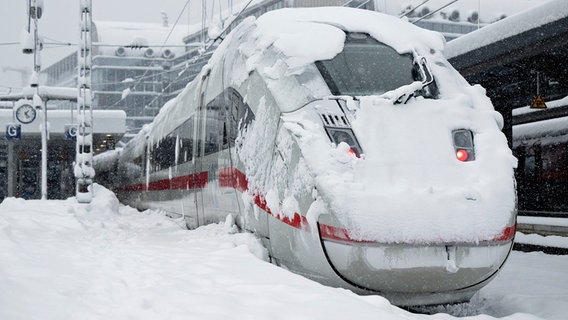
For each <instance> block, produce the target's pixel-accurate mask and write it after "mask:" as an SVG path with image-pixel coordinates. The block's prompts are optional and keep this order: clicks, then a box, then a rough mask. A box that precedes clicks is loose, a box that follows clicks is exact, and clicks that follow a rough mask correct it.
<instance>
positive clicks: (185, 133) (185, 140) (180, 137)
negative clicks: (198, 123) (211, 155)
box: [175, 117, 194, 164]
mask: <svg viewBox="0 0 568 320" xmlns="http://www.w3.org/2000/svg"><path fill="white" fill-rule="evenodd" d="M193 121H194V120H193V117H190V118H189V119H187V120H186V121H185V122H184V123H182V125H181V126H179V127H178V128H177V129H176V131H175V133H176V135H177V143H178V158H177V164H181V163H186V162H190V161H191V160H192V156H193V155H192V152H193V139H192V136H193Z"/></svg>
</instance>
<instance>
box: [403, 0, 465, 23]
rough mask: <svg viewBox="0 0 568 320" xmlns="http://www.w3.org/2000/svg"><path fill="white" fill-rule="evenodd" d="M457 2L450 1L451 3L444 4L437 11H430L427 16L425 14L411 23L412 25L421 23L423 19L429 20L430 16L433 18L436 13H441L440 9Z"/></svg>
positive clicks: (456, 0) (454, 0) (455, 0)
mask: <svg viewBox="0 0 568 320" xmlns="http://www.w3.org/2000/svg"><path fill="white" fill-rule="evenodd" d="M458 1H459V0H452V1H450V2H449V3H447V4H445V5H444V6H442V7H440V8H438V9H436V10H434V11H432V12H430V13H429V14H427V15H425V16H423V17H420V18H419V19H416V20H414V21H412V23H416V22H418V21H422V20H424V19H427V18H430V17H431V16H433V15H434V14H436V13H437V12H439V11H441V10H442V9H444V8H446V7H448V6H449V5H451V4H453V3H456V2H458Z"/></svg>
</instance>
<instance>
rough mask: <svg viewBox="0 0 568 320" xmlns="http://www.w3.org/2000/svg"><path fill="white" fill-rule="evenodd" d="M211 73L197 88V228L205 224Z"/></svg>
mask: <svg viewBox="0 0 568 320" xmlns="http://www.w3.org/2000/svg"><path fill="white" fill-rule="evenodd" d="M209 74H210V71H209V72H206V73H204V74H203V75H202V77H201V81H200V84H199V87H198V88H197V93H198V94H197V101H196V105H197V113H196V115H195V122H194V134H193V154H194V159H195V162H194V179H195V192H194V193H193V194H194V196H195V206H196V213H197V226H201V225H204V224H205V206H204V201H203V189H204V187H205V186H206V185H207V180H208V174H207V172H206V171H205V170H206V165H205V163H204V162H205V159H204V158H205V157H204V155H205V130H206V124H207V108H206V101H205V91H206V88H207V82H208V81H209Z"/></svg>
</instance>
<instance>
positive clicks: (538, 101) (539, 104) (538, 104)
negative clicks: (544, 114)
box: [531, 94, 546, 109]
mask: <svg viewBox="0 0 568 320" xmlns="http://www.w3.org/2000/svg"><path fill="white" fill-rule="evenodd" d="M531 109H546V103H544V100H542V97H541V96H540V94H539V95H537V96H536V98H535V99H534V101H533V102H532V103H531Z"/></svg>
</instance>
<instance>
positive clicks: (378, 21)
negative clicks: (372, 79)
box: [256, 7, 445, 66]
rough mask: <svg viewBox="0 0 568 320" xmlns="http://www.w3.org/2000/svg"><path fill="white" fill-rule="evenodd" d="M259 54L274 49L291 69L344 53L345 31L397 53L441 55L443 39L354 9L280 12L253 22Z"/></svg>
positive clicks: (306, 9)
mask: <svg viewBox="0 0 568 320" xmlns="http://www.w3.org/2000/svg"><path fill="white" fill-rule="evenodd" d="M256 25H257V26H258V32H259V39H258V42H257V48H258V49H260V50H262V49H264V48H267V47H268V46H270V45H274V46H275V47H276V48H278V49H279V50H280V51H282V53H283V54H284V55H286V56H287V57H288V62H289V64H291V66H297V65H299V64H300V65H301V64H308V63H312V62H314V61H317V60H325V59H331V58H333V57H334V56H335V55H336V54H337V53H339V52H341V50H342V49H343V44H344V41H345V31H348V32H364V33H368V34H369V35H371V36H372V37H373V38H375V39H377V40H378V41H380V42H382V43H385V44H387V45H389V46H391V47H393V48H394V49H395V50H397V51H398V52H399V53H406V52H417V53H418V54H421V55H426V54H429V53H430V52H431V49H434V50H439V51H441V50H442V49H443V48H444V45H445V39H444V37H443V36H442V35H441V34H440V33H437V32H433V31H429V30H425V29H422V28H419V27H417V26H415V25H412V24H410V23H408V22H406V21H403V20H401V19H399V18H397V17H393V16H390V15H386V14H383V13H379V12H375V11H369V10H359V9H353V8H341V7H327V8H303V9H282V10H275V11H271V12H268V13H266V14H264V15H262V16H261V17H259V18H258V20H257V21H256Z"/></svg>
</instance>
